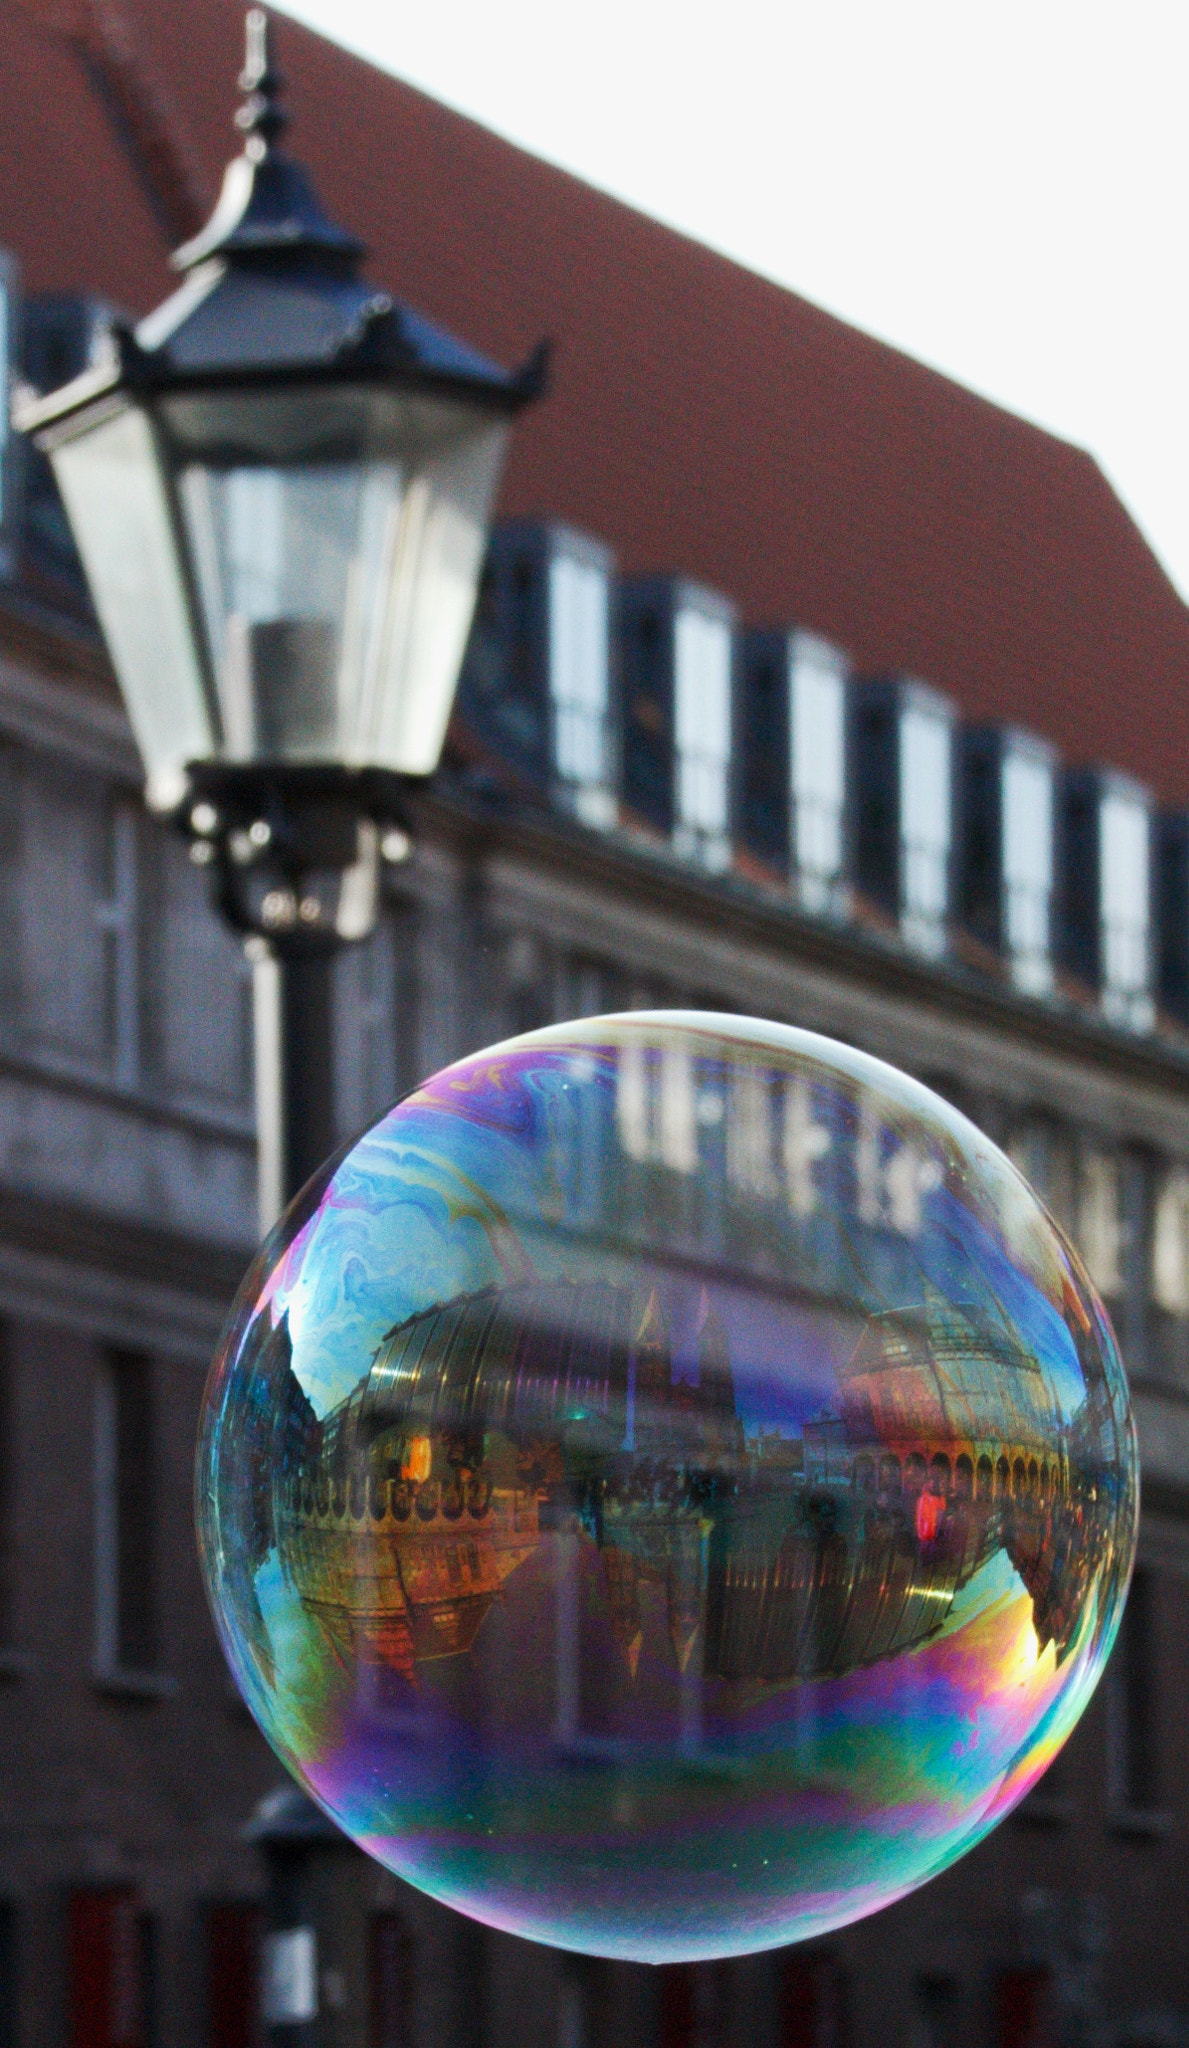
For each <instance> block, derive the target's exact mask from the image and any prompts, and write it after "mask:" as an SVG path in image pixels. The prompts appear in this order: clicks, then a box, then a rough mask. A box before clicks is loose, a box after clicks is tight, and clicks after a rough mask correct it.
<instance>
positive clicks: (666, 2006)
mask: <svg viewBox="0 0 1189 2048" xmlns="http://www.w3.org/2000/svg"><path fill="white" fill-rule="evenodd" d="M658 1977H659V1985H658V1989H659V1993H660V2014H659V2020H660V2025H659V2028H658V2044H659V2048H721V2044H722V2043H723V2042H724V2040H725V2036H726V2025H727V1995H726V1994H727V1973H726V1970H725V1968H724V1966H723V1965H722V1964H721V1963H667V1964H665V1965H664V1966H663V1967H662V1968H661V1970H660V1971H659V1972H658Z"/></svg>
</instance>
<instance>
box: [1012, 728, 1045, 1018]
mask: <svg viewBox="0 0 1189 2048" xmlns="http://www.w3.org/2000/svg"><path fill="white" fill-rule="evenodd" d="M1001 829H1002V846H1003V943H1004V950H1005V952H1006V954H1007V958H1008V963H1009V967H1010V971H1011V977H1012V980H1013V981H1014V982H1015V984H1016V986H1017V988H1021V989H1024V990H1026V991H1027V992H1028V993H1029V994H1030V995H1044V994H1046V993H1047V991H1048V990H1049V989H1050V988H1051V987H1052V981H1053V969H1052V962H1051V959H1050V942H1051V929H1050V927H1051V916H1052V900H1053V772H1052V769H1051V767H1050V766H1049V764H1048V763H1047V761H1043V760H1040V759H1038V758H1037V757H1036V756H1034V755H1031V754H1028V753H1025V752H1024V751H1023V750H1022V749H1021V748H1019V747H1012V748H1011V749H1009V750H1008V751H1006V752H1005V753H1004V756H1003V791H1002V827H1001Z"/></svg>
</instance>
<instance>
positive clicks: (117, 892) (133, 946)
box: [95, 803, 140, 1088]
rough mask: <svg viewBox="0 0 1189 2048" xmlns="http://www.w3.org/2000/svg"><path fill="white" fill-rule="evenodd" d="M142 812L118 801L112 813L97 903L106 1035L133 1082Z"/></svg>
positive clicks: (118, 1075) (128, 1083)
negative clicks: (103, 964) (139, 821)
mask: <svg viewBox="0 0 1189 2048" xmlns="http://www.w3.org/2000/svg"><path fill="white" fill-rule="evenodd" d="M137 865H138V863H137V817H136V812H135V811H134V810H133V809H132V806H131V805H130V804H125V803H115V804H113V805H112V807H111V809H110V811H109V812H108V819H107V888H106V890H105V892H104V895H103V896H102V898H101V899H100V901H99V903H98V904H97V905H96V907H95V916H96V919H97V921H98V924H99V929H100V931H101V932H102V933H103V937H104V944H105V946H106V950H107V1005H108V1023H107V1040H108V1044H109V1046H110V1048H111V1063H112V1069H113V1073H114V1078H115V1079H116V1080H117V1081H118V1082H119V1083H120V1085H121V1087H124V1088H133V1087H135V1085H136V1082H137V1079H138V1076H139V1072H140V967H139V947H138V943H137V941H138V936H139V934H138V931H137Z"/></svg>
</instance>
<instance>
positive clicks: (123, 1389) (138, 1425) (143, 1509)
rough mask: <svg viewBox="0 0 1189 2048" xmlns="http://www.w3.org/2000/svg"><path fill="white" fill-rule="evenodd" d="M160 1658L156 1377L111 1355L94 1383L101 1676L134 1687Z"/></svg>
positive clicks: (130, 1356)
mask: <svg viewBox="0 0 1189 2048" xmlns="http://www.w3.org/2000/svg"><path fill="white" fill-rule="evenodd" d="M156 1660H157V1640H156V1615H155V1602H154V1597H153V1429H152V1384H151V1374H150V1368H149V1364H148V1361H147V1360H146V1359H144V1358H141V1357H138V1356H137V1355H136V1354H134V1353H131V1352H113V1353H112V1354H111V1355H110V1356H109V1357H108V1358H107V1359H105V1360H104V1362H103V1364H102V1365H101V1367H100V1371H99V1374H98V1378H97V1380H96V1384H95V1667H96V1675H97V1676H98V1677H99V1678H100V1679H101V1680H106V1681H108V1682H116V1683H126V1682H128V1681H131V1682H132V1683H133V1684H135V1682H136V1680H137V1679H138V1678H141V1679H143V1678H145V1677H146V1676H147V1675H148V1674H150V1673H152V1672H153V1670H154V1667H155V1664H156Z"/></svg>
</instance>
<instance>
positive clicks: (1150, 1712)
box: [1107, 1565, 1160, 1823]
mask: <svg viewBox="0 0 1189 2048" xmlns="http://www.w3.org/2000/svg"><path fill="white" fill-rule="evenodd" d="M1155 1596H1156V1581H1155V1577H1154V1575H1153V1573H1152V1572H1151V1571H1150V1570H1148V1569H1147V1568H1145V1567H1144V1566H1142V1565H1141V1566H1139V1567H1138V1568H1137V1570H1136V1573H1135V1577H1134V1578H1133V1579H1132V1582H1131V1591H1130V1593H1129V1594H1128V1597H1127V1605H1126V1607H1125V1608H1124V1610H1123V1620H1122V1624H1121V1626H1120V1629H1119V1633H1118V1635H1117V1637H1116V1638H1115V1647H1114V1649H1113V1650H1112V1652H1111V1660H1110V1663H1109V1665H1108V1666H1107V1677H1108V1686H1107V1745H1108V1746H1107V1756H1108V1772H1109V1785H1108V1790H1109V1795H1110V1803H1111V1807H1112V1809H1113V1811H1114V1813H1115V1816H1116V1818H1117V1819H1118V1820H1121V1821H1123V1822H1128V1821H1132V1822H1135V1821H1138V1822H1141V1823H1142V1822H1143V1821H1144V1820H1145V1819H1148V1820H1151V1819H1153V1818H1154V1817H1156V1815H1157V1813H1158V1809H1159V1803H1160V1802H1159V1792H1160V1768H1159V1756H1158V1754H1157V1712H1158V1708H1159V1699H1160V1692H1159V1680H1158V1673H1157V1660H1156V1597H1155Z"/></svg>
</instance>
